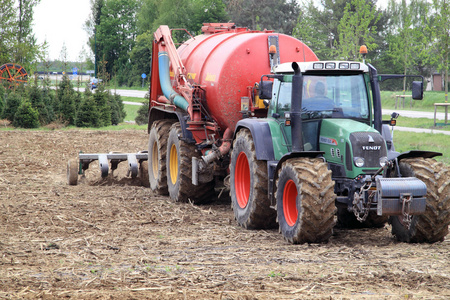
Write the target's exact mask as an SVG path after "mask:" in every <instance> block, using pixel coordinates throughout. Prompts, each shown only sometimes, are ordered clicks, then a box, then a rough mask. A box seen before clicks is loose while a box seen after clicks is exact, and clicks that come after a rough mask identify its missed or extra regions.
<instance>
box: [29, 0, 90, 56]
mask: <svg viewBox="0 0 450 300" xmlns="http://www.w3.org/2000/svg"><path fill="white" fill-rule="evenodd" d="M89 2H90V1H89V0H41V2H40V3H39V4H38V5H37V6H36V7H35V8H34V22H33V23H34V26H33V29H34V33H35V36H36V38H37V41H38V43H39V44H42V43H43V42H44V41H47V43H48V45H49V47H48V56H49V57H50V59H60V56H61V49H62V47H63V43H65V44H66V47H67V52H68V60H69V61H77V60H78V57H79V56H80V53H81V49H82V47H83V46H84V48H85V49H86V50H89V49H88V46H87V44H86V43H87V40H88V36H87V33H86V31H84V30H83V25H84V23H85V21H86V20H87V19H88V17H89V14H90V11H91V8H90V3H89Z"/></svg>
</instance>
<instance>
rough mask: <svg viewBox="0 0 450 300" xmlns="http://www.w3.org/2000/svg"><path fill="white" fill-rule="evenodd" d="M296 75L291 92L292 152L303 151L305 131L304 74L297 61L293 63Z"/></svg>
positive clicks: (293, 78)
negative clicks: (303, 111)
mask: <svg viewBox="0 0 450 300" xmlns="http://www.w3.org/2000/svg"><path fill="white" fill-rule="evenodd" d="M292 69H294V76H293V77H292V94H291V137H292V152H302V151H303V132H302V92H303V76H302V74H301V72H300V67H299V66H298V64H297V63H296V62H293V63H292Z"/></svg>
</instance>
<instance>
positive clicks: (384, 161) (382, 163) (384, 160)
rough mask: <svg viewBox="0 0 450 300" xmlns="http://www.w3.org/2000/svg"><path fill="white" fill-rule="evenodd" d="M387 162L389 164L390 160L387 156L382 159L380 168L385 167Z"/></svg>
mask: <svg viewBox="0 0 450 300" xmlns="http://www.w3.org/2000/svg"><path fill="white" fill-rule="evenodd" d="M387 162H388V159H387V157H386V156H382V157H380V166H382V167H384V166H385V165H386V163H387Z"/></svg>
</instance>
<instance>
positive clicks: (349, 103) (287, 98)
mask: <svg viewBox="0 0 450 300" xmlns="http://www.w3.org/2000/svg"><path fill="white" fill-rule="evenodd" d="M291 87H292V83H291V82H281V83H280V89H279V95H278V103H277V112H278V113H279V114H280V115H281V116H282V115H283V114H284V112H285V111H290V109H291ZM302 99H303V100H302V111H303V113H302V118H303V119H317V118H356V119H368V118H369V102H368V99H367V92H366V88H365V83H364V78H363V75H362V74H359V75H342V76H313V75H305V76H303V98H302Z"/></svg>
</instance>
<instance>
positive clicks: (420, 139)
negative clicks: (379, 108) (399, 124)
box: [394, 130, 450, 165]
mask: <svg viewBox="0 0 450 300" xmlns="http://www.w3.org/2000/svg"><path fill="white" fill-rule="evenodd" d="M394 145H395V150H396V151H398V152H405V151H409V150H428V151H436V152H440V153H442V154H443V156H439V157H436V159H437V160H438V161H442V162H444V163H446V164H447V165H450V137H449V136H447V135H443V134H431V133H415V132H404V131H395V130H394Z"/></svg>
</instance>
